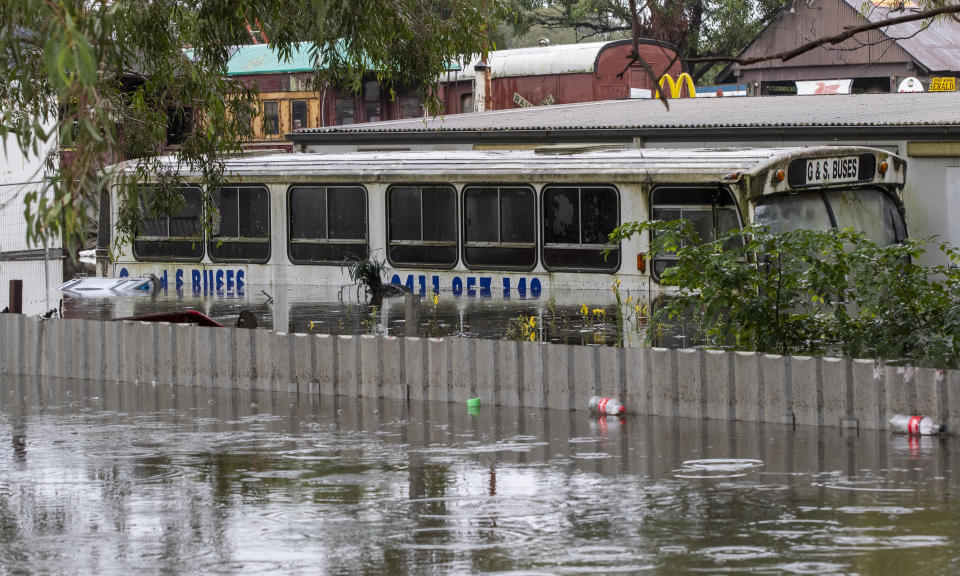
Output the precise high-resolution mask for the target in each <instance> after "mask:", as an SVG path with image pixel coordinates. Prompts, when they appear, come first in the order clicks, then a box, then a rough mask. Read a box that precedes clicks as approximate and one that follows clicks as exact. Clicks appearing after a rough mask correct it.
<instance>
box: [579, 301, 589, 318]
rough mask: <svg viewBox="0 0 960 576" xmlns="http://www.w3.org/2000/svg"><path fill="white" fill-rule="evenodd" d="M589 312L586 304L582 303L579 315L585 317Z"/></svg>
mask: <svg viewBox="0 0 960 576" xmlns="http://www.w3.org/2000/svg"><path fill="white" fill-rule="evenodd" d="M589 312H590V309H589V308H587V304H586V302H584V303H583V305H582V306H580V313H581V314H583V315H584V316H586V315H587V314H588V313H589Z"/></svg>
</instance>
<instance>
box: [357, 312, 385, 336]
mask: <svg viewBox="0 0 960 576" xmlns="http://www.w3.org/2000/svg"><path fill="white" fill-rule="evenodd" d="M360 324H362V325H363V328H364V329H365V330H369V331H370V333H371V334H373V335H376V334H379V333H380V331H381V329H382V328H383V326H382V325H381V324H380V307H379V306H371V307H370V316H369V318H367V319H366V320H363V321H361V322H360Z"/></svg>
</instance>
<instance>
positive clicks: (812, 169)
mask: <svg viewBox="0 0 960 576" xmlns="http://www.w3.org/2000/svg"><path fill="white" fill-rule="evenodd" d="M859 174H860V158H859V157H857V156H844V157H842V158H815V159H812V160H807V181H806V183H807V184H835V183H838V182H856V181H857V180H858V179H859Z"/></svg>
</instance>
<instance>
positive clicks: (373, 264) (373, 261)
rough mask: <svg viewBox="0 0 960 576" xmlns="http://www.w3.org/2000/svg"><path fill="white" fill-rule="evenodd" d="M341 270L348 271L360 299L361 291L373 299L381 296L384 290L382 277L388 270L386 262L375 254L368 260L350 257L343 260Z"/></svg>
mask: <svg viewBox="0 0 960 576" xmlns="http://www.w3.org/2000/svg"><path fill="white" fill-rule="evenodd" d="M340 268H341V269H346V270H347V275H348V276H349V277H350V280H351V282H353V285H354V286H356V287H357V297H358V298H359V296H360V291H361V290H365V291H366V293H367V295H368V296H369V297H370V298H373V299H376V298H378V297H379V296H380V294H381V291H382V289H383V280H382V279H381V278H380V276H381V274H383V273H384V272H385V271H386V269H387V262H386V260H380V259H379V258H377V257H376V255H375V254H370V256H369V257H367V258H357V257H356V256H353V255H349V256H347V257H346V258H344V259H343V262H342V263H341V264H340ZM341 290H342V289H341Z"/></svg>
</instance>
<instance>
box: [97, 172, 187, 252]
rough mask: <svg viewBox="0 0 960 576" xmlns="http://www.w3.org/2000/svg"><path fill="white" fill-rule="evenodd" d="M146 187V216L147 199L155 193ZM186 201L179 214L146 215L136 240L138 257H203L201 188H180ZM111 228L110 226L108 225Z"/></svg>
mask: <svg viewBox="0 0 960 576" xmlns="http://www.w3.org/2000/svg"><path fill="white" fill-rule="evenodd" d="M152 190H153V189H152V188H150V187H145V188H143V189H142V190H141V191H140V193H141V197H140V200H141V214H144V215H146V213H147V212H146V207H145V203H144V198H145V197H146V195H149V194H151V193H152ZM180 194H181V195H183V199H184V201H185V202H186V204H185V205H184V207H183V209H182V210H180V213H179V214H177V215H176V216H171V217H162V218H151V219H147V218H146V217H144V220H143V223H142V227H141V229H140V230H141V233H140V234H138V235H137V237H136V239H134V241H133V256H134V258H136V259H137V260H181V261H196V260H200V258H202V257H203V230H202V227H201V222H200V216H201V214H202V213H203V209H202V200H201V197H202V194H201V191H200V189H199V188H195V187H184V188H180ZM108 228H109V227H108Z"/></svg>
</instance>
